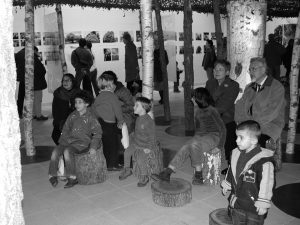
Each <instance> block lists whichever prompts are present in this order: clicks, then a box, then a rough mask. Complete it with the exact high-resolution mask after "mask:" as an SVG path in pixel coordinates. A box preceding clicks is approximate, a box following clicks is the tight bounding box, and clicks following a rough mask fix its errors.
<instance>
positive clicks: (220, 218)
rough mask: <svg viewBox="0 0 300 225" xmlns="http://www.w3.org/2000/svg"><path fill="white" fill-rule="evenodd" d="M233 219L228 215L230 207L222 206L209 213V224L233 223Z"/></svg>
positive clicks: (225, 224)
mask: <svg viewBox="0 0 300 225" xmlns="http://www.w3.org/2000/svg"><path fill="white" fill-rule="evenodd" d="M232 224H233V223H232V220H231V218H230V217H229V215H228V209H226V208H221V209H216V210H214V211H212V212H211V213H210V214H209V225H232Z"/></svg>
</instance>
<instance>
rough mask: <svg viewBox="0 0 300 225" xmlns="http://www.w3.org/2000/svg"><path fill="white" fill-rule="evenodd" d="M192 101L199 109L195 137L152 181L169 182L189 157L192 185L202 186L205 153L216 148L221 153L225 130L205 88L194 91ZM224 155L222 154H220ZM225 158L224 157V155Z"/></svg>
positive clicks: (196, 114)
mask: <svg viewBox="0 0 300 225" xmlns="http://www.w3.org/2000/svg"><path fill="white" fill-rule="evenodd" d="M193 100H194V101H195V103H196V104H197V105H198V107H199V109H197V111H196V112H195V126H196V129H195V136H194V137H193V138H192V139H190V140H189V141H188V142H187V143H186V144H185V145H184V146H182V148H181V149H180V150H179V151H178V152H177V154H176V155H175V156H174V158H173V159H172V161H171V162H170V164H169V166H168V167H167V168H166V169H164V170H163V171H162V172H161V173H160V174H153V175H152V176H151V177H152V178H153V179H154V180H163V181H168V182H169V181H170V176H171V174H172V173H174V172H175V170H176V168H180V167H181V166H182V165H183V164H184V162H185V160H186V159H187V158H188V157H190V158H191V163H192V166H193V167H194V176H193V182H192V183H193V184H194V185H200V184H203V176H202V168H203V159H204V153H205V152H211V151H212V150H213V149H214V148H216V147H218V148H219V149H221V150H222V151H223V146H224V143H225V137H226V128H225V125H224V123H223V121H222V119H221V118H220V115H219V113H218V111H217V110H216V109H215V108H214V107H213V105H214V101H213V99H212V97H211V96H210V94H209V92H208V91H207V90H206V89H205V88H196V89H195V90H194V96H193ZM221 155H224V154H221ZM224 157H225V155H224Z"/></svg>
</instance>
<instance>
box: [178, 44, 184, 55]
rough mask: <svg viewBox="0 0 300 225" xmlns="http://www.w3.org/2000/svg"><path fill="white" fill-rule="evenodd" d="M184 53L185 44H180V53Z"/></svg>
mask: <svg viewBox="0 0 300 225" xmlns="http://www.w3.org/2000/svg"><path fill="white" fill-rule="evenodd" d="M183 54H184V46H180V47H179V55H183Z"/></svg>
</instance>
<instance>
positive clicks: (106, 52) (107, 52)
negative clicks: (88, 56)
mask: <svg viewBox="0 0 300 225" xmlns="http://www.w3.org/2000/svg"><path fill="white" fill-rule="evenodd" d="M103 54H104V61H105V62H107V61H111V49H110V48H104V49H103Z"/></svg>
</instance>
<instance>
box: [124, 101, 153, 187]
mask: <svg viewBox="0 0 300 225" xmlns="http://www.w3.org/2000/svg"><path fill="white" fill-rule="evenodd" d="M150 110H151V101H150V100H149V99H147V98H145V97H138V98H137V99H136V102H135V105H134V113H135V114H137V115H138V118H137V119H136V122H135V130H134V133H133V135H132V138H131V139H130V143H129V147H128V148H127V149H125V152H124V169H123V171H122V172H121V174H120V176H119V179H120V180H124V179H126V178H127V177H129V176H130V175H131V174H132V171H131V169H130V159H131V157H132V156H133V155H134V154H135V152H136V151H144V152H145V153H146V154H148V153H150V151H151V150H152V149H154V148H155V147H156V145H157V143H156V135H155V124H154V121H153V119H152V118H151V117H150V115H149V114H148V112H150ZM137 160H139V159H137ZM144 169H145V168H144ZM142 170H143V169H142ZM141 173H142V174H146V173H145V172H144V171H141ZM148 182H149V177H148V176H140V177H139V182H138V184H137V185H138V187H144V186H145V185H146V184H147V183H148Z"/></svg>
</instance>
